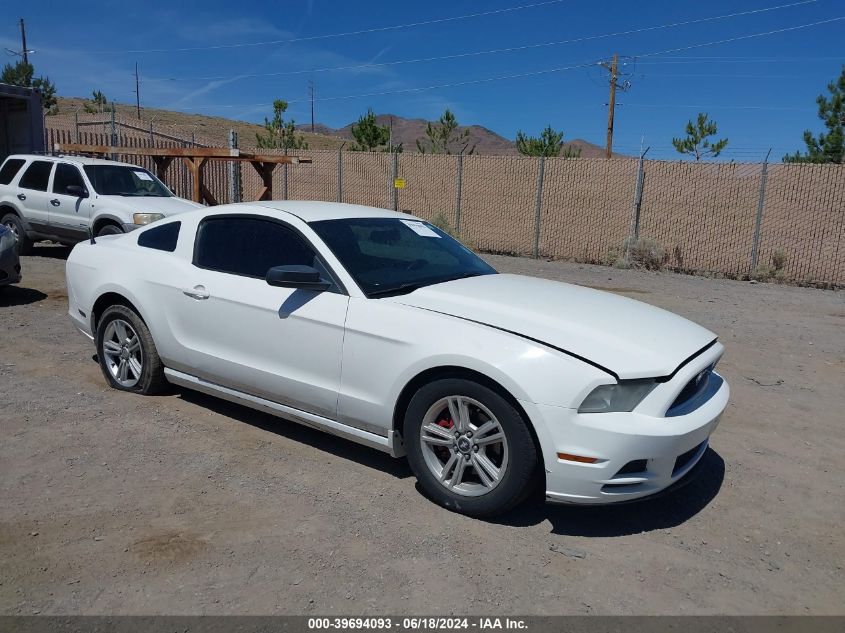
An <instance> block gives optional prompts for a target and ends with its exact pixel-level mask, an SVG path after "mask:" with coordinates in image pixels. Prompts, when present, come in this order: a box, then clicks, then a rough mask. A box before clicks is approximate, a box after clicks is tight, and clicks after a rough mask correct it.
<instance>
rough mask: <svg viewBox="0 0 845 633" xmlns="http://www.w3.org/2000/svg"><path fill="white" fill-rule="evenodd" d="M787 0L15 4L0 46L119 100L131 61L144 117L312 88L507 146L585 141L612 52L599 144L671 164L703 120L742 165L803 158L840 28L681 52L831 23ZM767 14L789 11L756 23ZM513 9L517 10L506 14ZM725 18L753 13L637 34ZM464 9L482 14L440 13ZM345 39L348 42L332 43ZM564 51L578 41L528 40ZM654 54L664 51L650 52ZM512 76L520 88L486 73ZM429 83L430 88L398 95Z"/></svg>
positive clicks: (336, 105) (63, 81)
mask: <svg viewBox="0 0 845 633" xmlns="http://www.w3.org/2000/svg"><path fill="white" fill-rule="evenodd" d="M798 2H799V0H711V1H710V2H706V3H702V2H692V1H685V0H673V1H669V0H666V1H656V0H655V1H649V0H642V1H637V2H634V1H631V0H605V1H604V2H584V1H582V0H560V1H555V0H553V1H545V2H544V1H543V0H489V1H486V2H481V1H479V0H474V1H473V0H455V1H453V2H440V1H430V2H424V3H405V2H396V1H393V2H387V1H382V0H378V1H372V2H330V1H328V0H300V1H297V2H292V1H287V0H286V1H284V2H281V1H277V2H271V1H258V0H256V1H252V2H231V0H226V1H221V0H203V1H202V2H191V1H180V2H170V3H163V2H142V3H131V2H105V1H103V0H101V1H100V2H86V1H84V0H76V1H74V2H72V3H71V2H65V1H61V2H58V1H57V2H49V1H45V0H29V1H28V2H27V3H25V4H24V3H21V4H19V5H18V6H17V7H16V10H17V11H18V12H20V13H21V15H20V16H18V15H17V14H15V15H12V14H11V12H10V11H4V18H3V21H2V24H0V46H2V47H10V48H19V47H20V40H19V33H18V25H17V18H18V17H23V18H25V20H26V24H27V37H28V46H29V47H30V48H33V49H36V50H37V52H36V53H34V54H33V55H32V56H31V61H32V62H33V63H34V64H35V66H36V72H37V73H43V74H47V75H49V76H50V78H51V79H52V80H53V81H55V83H56V84H57V86H58V89H59V93H60V94H62V95H66V96H88V95H90V93H91V91H92V90H94V89H101V90H103V91H104V92H105V93H106V94H107V95H108V96H109V98H110V99H111V98H113V99H115V100H116V101H119V102H132V101H134V93H133V92H132V91H133V89H134V78H133V75H132V73H133V72H134V64H135V62H136V61H137V62H138V64H139V67H140V73H141V98H142V105H146V106H149V107H160V108H173V109H180V110H184V111H191V112H201V113H203V114H216V115H222V116H227V117H232V118H239V119H244V120H250V121H261V120H262V119H263V117H264V115H265V114H267V113H268V112H269V111H270V109H271V107H270V104H271V103H272V100H273V99H274V98H278V97H281V98H284V99H287V100H288V101H289V102H290V109H289V112H288V114H289V116H292V117H293V118H295V119H296V120H297V122H303V123H304V122H306V121H307V120H309V116H310V115H309V106H308V100H307V94H308V88H307V86H308V80H309V79H313V80H314V82H315V85H316V92H317V99H318V101H317V104H316V111H317V120H318V122H322V123H326V124H327V125H331V126H334V127H339V126H341V125H345V124H346V123H348V122H350V121H352V120H354V119H356V118H357V117H358V116H359V115H360V114H361V113H362V112H364V111H366V109H367V108H368V107H372V108H373V109H374V110H375V111H376V112H380V113H382V112H390V113H394V114H398V115H401V116H406V117H422V118H436V117H438V116H439V115H440V114H441V113H442V112H443V110H444V108H446V107H449V108H451V109H452V110H453V111H454V112H455V113H456V115H457V117H458V119H459V121H461V122H462V123H477V124H481V125H485V126H487V127H489V128H491V129H492V130H494V131H496V132H498V133H499V134H502V135H504V136H506V137H508V138H513V137H514V136H515V134H516V131H517V130H518V129H522V130H525V131H526V132H529V133H538V132H539V131H540V130H541V129H542V128H543V127H544V126H545V125H546V124H551V125H552V126H554V127H556V128H558V129H563V131H564V133H565V138H568V139H572V138H576V137H580V138H584V139H587V140H588V141H591V142H594V143H597V144H600V145H603V144H604V138H605V131H606V124H607V114H606V102H607V92H608V89H607V79H606V73H605V72H603V71H602V70H601V69H600V68H599V67H598V66H597V65H596V62H598V61H599V60H601V59H607V58H609V57H610V56H611V55H612V54H613V52H614V51H618V52H619V54H620V55H621V56H623V57H622V59H623V61H624V66H622V68H623V69H624V71H625V73H626V74H627V79H628V80H629V81H630V84H631V87H630V89H629V90H628V91H626V92H625V93H622V94H620V95H619V96H618V98H617V100H618V103H619V104H620V105H619V107H618V109H617V118H616V134H615V148H618V149H619V150H621V151H625V152H630V153H636V151H637V150H638V149H639V148H640V146H641V143H642V142H644V143H645V144H646V145H650V146H651V147H652V150H651V154H652V155H653V156H655V157H671V156H672V155H673V154H672V150H671V138H672V136H673V135H680V134H681V132H682V130H683V126H684V124H685V123H686V121H687V119H689V118H691V117H693V116H695V114H696V112H698V111H699V110H704V111H707V112H708V113H709V114H710V116H711V117H712V118H713V119H715V120H716V121H717V122H718V124H719V131H720V134H721V135H725V136H727V137H728V138H729V139H730V146H729V151H728V152H727V153H726V155H727V157H729V158H736V159H737V160H756V159H760V158H762V156H763V155H764V154H765V151H766V149H767V148H769V147H773V148H774V149H773V156H774V157H775V158H780V157H781V156H782V155H783V153H785V152H786V151H790V150H795V149H798V148H800V147H802V144H801V134H802V131H803V130H804V129H805V128H807V127H810V128H812V129H814V130H815V129H818V127H819V121H818V119H817V118H816V108H815V103H814V100H815V98H816V96H817V95H818V94H819V93H820V92H822V91H824V89H825V86H826V84H827V83H828V82H829V81H831V80H832V79H833V78H834V77H835V76H837V75H838V73H839V70H840V68H841V65H842V64H843V63H845V54H843V50H845V49H843V43H842V42H843V39H845V20H842V21H836V22H829V23H827V24H819V25H816V26H812V27H808V28H803V29H796V30H792V31H786V32H782V33H775V34H772V35H767V36H761V37H753V38H748V39H740V40H737V41H733V42H726V43H722V44H716V45H710V46H700V47H694V48H689V47H693V46H696V45H698V44H705V43H708V42H714V41H719V40H726V39H733V38H739V37H744V36H747V35H753V34H758V33H764V32H768V31H776V30H781V29H789V28H792V27H796V26H800V25H805V24H810V23H814V22H820V21H823V20H830V19H832V18H837V17H843V16H845V1H843V0H814V1H806V2H802V3H800V4H799V3H798ZM527 5H533V6H527ZM783 5H794V6H786V7H784V8H779V9H776V10H771V11H764V12H755V11H758V10H760V9H766V8H771V7H780V6H783ZM515 7H525V8H518V9H515V10H505V9H512V8H515ZM503 10H505V11H503ZM740 12H754V13H747V14H746V15H739V16H735V17H731V18H724V19H714V20H709V21H704V22H697V23H693V24H685V25H680V26H675V27H668V28H654V29H651V30H643V29H647V28H649V27H664V26H665V25H669V24H674V23H678V22H689V21H696V20H702V19H704V18H712V17H717V16H724V15H727V14H735V13H740ZM468 14H483V15H475V16H474V17H466V18H462V19H451V18H460V16H466V15H468ZM420 22H422V23H424V24H418V25H416V26H408V27H404V28H386V27H394V26H401V25H408V24H412V23H420ZM634 30H639V32H636V33H627V34H619V33H622V32H628V31H634ZM356 31H365V32H364V33H357V34H351V35H337V34H343V33H349V32H356ZM613 34H617V35H613ZM597 36H598V37H597ZM290 40H296V41H290ZM564 40H581V41H574V42H572V41H569V42H568V43H562V44H556V45H549V46H534V45H537V44H546V43H551V42H561V41H564ZM261 42H275V43H272V44H259V45H253V44H256V43H261ZM231 45H237V46H231ZM209 47H217V48H211V49H210V50H175V49H208V48H209ZM525 47H528V48H525ZM513 48H518V49H519V50H511V51H509V52H499V53H487V54H472V55H464V54H466V53H477V52H480V51H490V50H494V49H513ZM675 49H686V50H675ZM662 51H671V52H667V53H664V54H661V55H654V53H660V52H662ZM456 55H463V56H460V57H453V56H456ZM450 56H452V57H451V58H450V59H440V60H429V61H420V62H414V63H401V64H395V63H393V62H397V61H406V60H418V59H427V58H431V57H450ZM7 59H12V58H11V57H8V58H7ZM368 64H369V66H367V65H368ZM362 66H363V67H362ZM350 67H351V68H350ZM338 68H342V69H338ZM326 69H330V70H326ZM552 69H563V70H558V71H554V72H544V71H550V70H552ZM273 73H275V74H273ZM532 73H533V74H532ZM249 75H252V76H249ZM255 75H259V76H255ZM261 75H263V76H261ZM268 75H269V76H268ZM513 75H523V76H518V77H511V78H502V77H509V76H513ZM491 78H499V79H496V80H493V81H480V82H476V80H487V79H491ZM465 82H470V83H465ZM471 82H476V83H471ZM462 83H463V85H445V86H444V85H443V84H462ZM430 86H440V87H436V88H432V89H428V90H415V89H417V88H424V87H430ZM378 93H382V94H378ZM356 95H369V96H356ZM338 97H340V98H338ZM349 97H351V98H349Z"/></svg>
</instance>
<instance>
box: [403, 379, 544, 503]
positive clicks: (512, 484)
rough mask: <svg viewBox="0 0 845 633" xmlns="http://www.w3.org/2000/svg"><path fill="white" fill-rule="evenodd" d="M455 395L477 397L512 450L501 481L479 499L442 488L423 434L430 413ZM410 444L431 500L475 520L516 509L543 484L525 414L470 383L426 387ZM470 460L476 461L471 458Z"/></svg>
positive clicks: (409, 427) (414, 403) (412, 415)
mask: <svg viewBox="0 0 845 633" xmlns="http://www.w3.org/2000/svg"><path fill="white" fill-rule="evenodd" d="M450 396H463V397H465V398H471V399H473V400H476V401H477V402H479V403H481V404H482V405H484V406H485V407H486V408H487V409H489V411H490V412H491V413H492V414H493V415H494V416H495V417H496V418H497V420H498V422H499V425H500V426H501V429H502V431H503V432H504V435H505V438H506V440H507V445H508V455H509V457H508V460H507V465H506V466H505V469H504V473H503V474H502V476H501V480H500V482H499V483H498V485H496V486H495V487H494V488H492V489H491V490H490V491H489V492H487V493H484V494H481V495H479V496H464V495H462V494H458V493H456V492H454V491H452V490H449V489H447V487H446V486H445V485H444V484H442V483H440V481H439V480H438V479H437V477H436V476H435V475H434V473H433V472H432V471H431V469H430V468H429V466H428V464H427V463H426V461H425V457H424V455H423V448H422V440H421V438H420V429H421V427H422V424H423V419H424V417H425V415H426V412H427V411H428V410H429V409H430V408H431V407H432V406H433V405H434V404H435V403H437V402H438V401H439V400H441V399H443V398H446V397H450ZM404 441H405V447H406V451H407V454H408V462H409V463H410V466H411V470H413V471H414V474H415V475H416V477H417V481H418V482H419V485H420V486H421V488H422V489H423V491H424V492H425V493H426V495H427V496H428V497H429V498H430V499H431V500H433V501H434V502H435V503H438V504H439V505H441V506H443V507H444V508H447V509H448V510H453V511H455V512H460V513H461V514H466V515H468V516H472V517H479V518H489V517H493V516H496V515H498V514H502V513H504V512H507V511H508V510H510V509H512V508H514V507H516V506H517V505H518V504H519V503H521V502H522V501H523V500H525V498H526V497H527V496H528V495H529V494H530V493H531V491H532V490H533V489H534V487H535V486H536V484H537V482H538V478H537V473H538V466H539V460H538V455H537V447H536V445H535V443H534V438H533V437H532V435H531V431H530V430H529V428H528V426H527V423H526V421H525V420H524V419H523V417H522V415H521V414H520V412H519V411H518V410H517V409H516V408H515V407H514V406H513V405H512V404H511V403H510V402H508V401H507V400H506V399H505V398H504V397H502V395H500V394H499V393H497V392H496V391H494V390H492V389H490V388H488V387H485V386H483V385H481V384H478V383H476V382H472V381H470V380H464V379H460V378H447V379H441V380H436V381H434V382H431V383H429V384H427V385H425V386H424V387H422V388H421V389H420V390H419V391H417V393H416V394H415V395H414V397H413V398H412V399H411V402H410V403H409V405H408V409H407V411H406V412H405V425H404ZM467 459H468V460H469V459H470V458H469V457H467Z"/></svg>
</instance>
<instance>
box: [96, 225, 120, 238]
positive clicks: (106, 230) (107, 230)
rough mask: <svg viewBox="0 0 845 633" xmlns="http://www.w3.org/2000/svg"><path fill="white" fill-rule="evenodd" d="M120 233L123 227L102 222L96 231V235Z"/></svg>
mask: <svg viewBox="0 0 845 633" xmlns="http://www.w3.org/2000/svg"><path fill="white" fill-rule="evenodd" d="M122 233H123V229H122V228H120V227H119V226H117V225H116V224H104V225H103V226H101V227H100V228H99V230H98V231H97V237H100V236H101V235H121V234H122Z"/></svg>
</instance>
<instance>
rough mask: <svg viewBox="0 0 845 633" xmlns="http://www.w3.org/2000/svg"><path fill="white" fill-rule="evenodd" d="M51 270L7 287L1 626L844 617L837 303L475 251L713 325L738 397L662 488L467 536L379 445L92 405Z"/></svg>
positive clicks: (505, 264)
mask: <svg viewBox="0 0 845 633" xmlns="http://www.w3.org/2000/svg"><path fill="white" fill-rule="evenodd" d="M66 254H67V250H66V249H62V248H58V247H47V246H40V247H38V248H37V249H36V254H35V255H34V256H32V257H25V258H23V272H24V279H23V281H22V283H21V284H20V285H19V286H18V287H12V288H8V289H6V290H5V291H0V331H2V335H0V336H2V344H0V424H2V429H3V435H4V437H3V442H2V444H0V475H2V478H1V479H0V613H4V614H33V613H45V614H118V613H120V614H214V613H244V614H247V613H248V614H273V613H291V614H294V613H296V614H311V613H320V614H327V613H338V614H377V613H392V614H434V613H444V614H445V613H470V614H498V613H501V614H513V613H519V614H585V613H604V614H693V613H695V614H704V613H728V614H763V613H775V614H842V613H845V608H843V605H845V583H843V582H842V578H843V573H842V566H843V561H844V560H845V533H844V532H843V530H842V525H843V519H844V518H845V503H843V483H845V468H843V465H845V458H843V455H845V433H843V428H844V427H843V405H845V395H843V394H844V393H845V389H843V387H845V335H844V334H843V326H845V294H843V293H836V292H831V291H820V290H812V289H804V288H792V287H781V286H773V285H765V284H758V285H752V284H748V283H742V282H734V281H723V280H712V279H704V278H697V277H687V276H680V275H674V274H655V273H645V272H639V271H624V270H615V269H609V268H602V267H596V266H586V265H578V264H567V263H560V262H535V261H532V260H528V259H513V258H506V257H493V256H491V257H489V260H490V261H491V262H492V263H493V265H494V266H496V267H497V268H498V269H499V270H501V271H502V272H519V273H523V274H528V275H537V276H541V277H548V278H552V279H560V280H566V281H570V282H574V283H578V284H582V285H587V286H592V287H596V288H602V289H605V290H609V291H611V292H616V293H620V294H623V295H626V296H629V297H633V298H636V299H639V300H642V301H646V302H648V303H652V304H654V305H658V306H661V307H663V308H668V309H670V310H673V311H675V312H677V313H679V314H682V315H684V316H687V317H689V318H691V319H694V320H695V321H697V322H699V323H701V324H703V325H705V326H706V327H708V328H710V329H712V330H714V331H715V332H717V333H718V334H719V336H720V337H721V340H722V341H723V342H724V343H725V345H726V347H727V353H726V355H725V357H724V359H723V361H722V363H721V365H720V368H721V371H722V372H723V373H724V374H725V376H726V378H727V379H728V381H729V382H730V384H731V387H732V390H733V395H732V401H731V404H730V405H729V407H728V409H727V411H726V413H725V415H724V417H723V419H722V423H721V425H720V427H719V429H718V430H717V432H716V434H715V435H714V437H713V439H712V449H711V450H710V451H708V453H707V454H706V456H705V458H704V459H705V465H706V469H705V472H704V474H703V475H702V476H701V477H700V478H699V479H698V480H697V481H695V482H694V483H693V484H691V485H690V486H689V487H687V488H685V489H683V490H681V491H679V492H678V493H675V494H672V495H667V496H665V497H662V498H659V499H655V500H650V501H644V502H641V503H637V504H631V505H625V506H617V507H612V506H611V507H603V508H575V507H552V506H546V505H544V504H543V503H542V501H541V500H539V499H538V500H533V501H531V502H530V503H528V504H527V505H525V506H523V507H521V508H519V509H518V510H516V511H514V512H512V513H511V514H509V515H507V516H505V517H502V518H501V519H499V520H497V521H496V522H482V521H478V520H473V519H468V518H465V517H462V516H459V515H456V514H451V513H449V512H446V511H445V510H442V509H440V508H439V507H437V506H435V505H433V504H432V503H431V502H429V501H428V500H426V499H425V498H424V497H423V496H421V495H420V494H419V492H418V491H417V489H416V487H415V482H414V478H413V477H412V476H411V474H410V471H409V469H408V467H407V465H406V464H405V463H404V462H403V461H401V460H394V459H392V458H390V457H388V456H386V455H384V454H382V453H379V452H376V451H374V450H370V449H367V448H364V447H361V446H358V445H355V444H351V443H348V442H345V441H343V440H340V439H338V438H334V437H332V436H329V435H324V434H321V433H318V432H316V431H313V430H310V429H307V428H304V427H301V426H298V425H296V424H293V423H286V422H284V421H281V420H278V419H276V418H272V417H270V416H267V415H263V414H261V413H256V412H254V411H251V410H249V409H245V408H242V407H239V406H236V405H232V404H228V403H225V402H221V401H217V400H215V399H213V398H210V397H206V396H202V395H198V394H194V393H191V392H189V391H181V390H175V391H174V393H172V394H170V395H166V396H162V397H141V396H134V395H127V394H122V393H118V392H115V391H112V390H110V389H108V388H107V387H106V385H105V381H104V379H103V377H102V375H101V374H100V371H99V368H98V366H97V365H96V364H95V362H94V361H93V359H92V354H93V352H94V350H93V346H92V345H91V344H90V343H89V342H88V341H86V340H85V339H84V338H83V337H82V336H81V335H79V334H78V333H76V331H75V330H74V329H73V328H72V326H71V324H70V323H69V321H68V319H67V317H66V315H65V311H66V309H67V296H66V291H65V287H64V257H65V256H66ZM837 579H838V580H837Z"/></svg>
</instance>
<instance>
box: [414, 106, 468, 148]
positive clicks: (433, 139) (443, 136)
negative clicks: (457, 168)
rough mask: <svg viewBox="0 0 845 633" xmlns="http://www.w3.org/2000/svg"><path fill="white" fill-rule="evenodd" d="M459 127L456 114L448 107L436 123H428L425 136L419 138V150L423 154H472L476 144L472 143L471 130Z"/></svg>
mask: <svg viewBox="0 0 845 633" xmlns="http://www.w3.org/2000/svg"><path fill="white" fill-rule="evenodd" d="M458 127H459V126H458V120H457V119H456V118H455V115H454V114H453V113H452V111H451V110H450V109H449V108H446V111H445V112H444V113H443V116H441V117H440V118H439V119H438V120H437V122H436V123H429V124H428V125H426V128H425V138H424V139H417V150H418V151H419V152H420V153H422V154H472V153H473V152H475V144H473V143H472V138H471V135H470V131H469V130H467V129H464V130H461V131H459V130H458ZM471 144H472V147H470V145H471ZM467 149H469V151H467Z"/></svg>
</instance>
